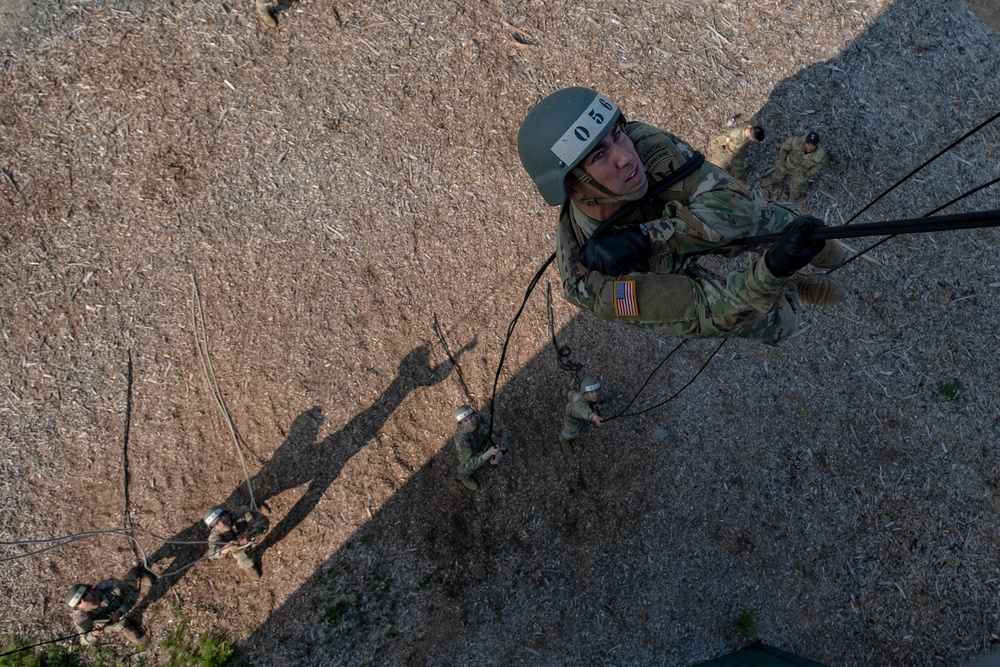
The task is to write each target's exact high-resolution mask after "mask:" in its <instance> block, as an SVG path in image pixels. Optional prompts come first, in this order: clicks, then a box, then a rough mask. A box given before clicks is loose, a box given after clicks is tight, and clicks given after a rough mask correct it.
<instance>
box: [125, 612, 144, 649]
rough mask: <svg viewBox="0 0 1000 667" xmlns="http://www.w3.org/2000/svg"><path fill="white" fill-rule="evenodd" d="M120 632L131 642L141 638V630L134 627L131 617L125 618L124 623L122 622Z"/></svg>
mask: <svg viewBox="0 0 1000 667" xmlns="http://www.w3.org/2000/svg"><path fill="white" fill-rule="evenodd" d="M121 634H122V636H123V637H125V639H127V640H129V641H130V642H132V643H133V644H138V643H139V640H140V639H142V630H140V629H139V628H137V627H135V624H134V623H133V622H132V621H131V619H127V618H126V619H125V623H124V624H122V629H121Z"/></svg>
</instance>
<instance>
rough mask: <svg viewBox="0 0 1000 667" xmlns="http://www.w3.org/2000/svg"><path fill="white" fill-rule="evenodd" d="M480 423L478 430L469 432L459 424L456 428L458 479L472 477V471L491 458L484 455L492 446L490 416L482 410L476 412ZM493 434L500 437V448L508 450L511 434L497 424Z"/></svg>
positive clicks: (477, 425) (462, 479) (477, 426)
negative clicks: (484, 457)
mask: <svg viewBox="0 0 1000 667" xmlns="http://www.w3.org/2000/svg"><path fill="white" fill-rule="evenodd" d="M476 415H477V418H478V423H477V424H476V430H475V431H473V432H472V433H469V432H468V431H466V430H465V429H464V428H462V425H461V424H459V425H458V427H457V428H456V429H455V449H457V450H458V479H459V481H464V480H467V479H469V478H470V477H472V473H474V472H476V471H477V470H478V469H479V468H481V467H483V466H484V465H485V464H486V462H487V461H489V459H485V460H484V459H483V458H482V455H483V452H485V451H486V450H487V449H489V448H490V446H491V443H490V441H489V440H488V439H487V437H486V435H487V434H488V433H489V432H490V416H489V415H487V414H484V413H482V412H479V413H476ZM493 435H495V436H497V437H498V438H500V449H502V450H504V451H507V448H508V445H509V444H510V434H509V433H508V432H507V431H506V430H504V429H503V428H501V427H499V426H497V427H496V428H494V429H493Z"/></svg>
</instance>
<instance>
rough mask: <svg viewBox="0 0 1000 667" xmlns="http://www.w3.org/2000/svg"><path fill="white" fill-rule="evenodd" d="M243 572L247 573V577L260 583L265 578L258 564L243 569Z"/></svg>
mask: <svg viewBox="0 0 1000 667" xmlns="http://www.w3.org/2000/svg"><path fill="white" fill-rule="evenodd" d="M243 571H244V572H246V573H247V576H249V577H250V578H251V579H253V580H254V581H260V578H261V577H262V576H263V575H262V573H261V571H260V565H258V564H257V563H254V564H253V567H247V568H243Z"/></svg>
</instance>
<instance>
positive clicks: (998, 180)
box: [827, 176, 1000, 274]
mask: <svg viewBox="0 0 1000 667" xmlns="http://www.w3.org/2000/svg"><path fill="white" fill-rule="evenodd" d="M995 183H1000V176H998V177H997V178H994V179H993V180H992V181H987V182H986V183H983V184H982V185H980V186H977V187H975V188H973V189H971V190H969V191H968V192H964V193H962V194H960V195H959V196H957V197H955V198H954V199H952V200H951V201H949V202H946V203H944V204H941V205H940V206H938V207H937V208H936V209H934V210H932V211H930V212H928V213H927V215H926V216H924V217H927V216H931V215H934V214H935V213H937V212H938V211H943V210H944V209H946V208H948V207H949V206H951V205H952V204H957V203H958V202H960V201H962V200H963V199H965V198H966V197H969V196H971V195H974V194H976V193H977V192H979V191H980V190H985V189H986V188H988V187H989V186H991V185H994V184H995ZM894 238H896V234H893V235H892V236H886V237H885V238H884V239H882V240H880V241H877V242H875V243H873V244H871V245H870V246H868V247H867V248H865V249H864V250H862V251H860V252H858V253H856V254H854V255H852V256H851V257H848V258H847V259H846V260H844V263H843V264H841V265H840V266H837V267H834V268H832V269H830V270H829V271H827V273H828V274H829V273H833V272H834V271H836V270H837V269H841V268H843V267H844V266H847V265H848V264H850V263H851V262H853V261H854V260H856V259H857V258H858V257H861V256H862V255H866V254H868V253H869V252H871V251H872V250H874V249H875V248H877V247H879V246H880V245H882V244H883V243H885V242H886V241H888V240H890V239H894Z"/></svg>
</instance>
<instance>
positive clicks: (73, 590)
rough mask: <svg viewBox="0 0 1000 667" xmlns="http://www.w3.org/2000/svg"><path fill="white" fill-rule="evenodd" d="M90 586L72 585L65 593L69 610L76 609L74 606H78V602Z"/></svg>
mask: <svg viewBox="0 0 1000 667" xmlns="http://www.w3.org/2000/svg"><path fill="white" fill-rule="evenodd" d="M89 589H90V586H88V585H87V584H73V585H72V586H70V587H69V590H68V591H66V604H67V605H69V608H70V609H76V605H78V604H80V600H82V599H83V596H84V595H86V594H87V591H88V590H89Z"/></svg>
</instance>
